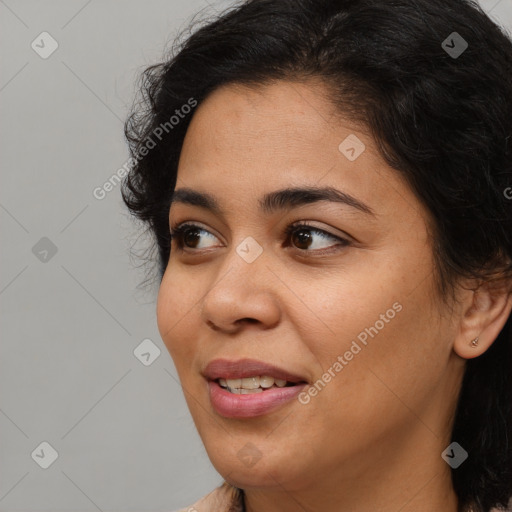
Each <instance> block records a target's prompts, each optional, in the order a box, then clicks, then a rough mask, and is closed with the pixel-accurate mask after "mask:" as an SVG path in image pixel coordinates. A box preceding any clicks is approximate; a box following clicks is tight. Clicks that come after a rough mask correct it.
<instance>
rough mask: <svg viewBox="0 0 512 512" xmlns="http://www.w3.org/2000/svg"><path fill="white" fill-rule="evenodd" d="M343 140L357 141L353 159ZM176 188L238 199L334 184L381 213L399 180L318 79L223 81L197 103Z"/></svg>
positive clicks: (243, 199) (396, 187) (398, 185)
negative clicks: (339, 110) (251, 84)
mask: <svg viewBox="0 0 512 512" xmlns="http://www.w3.org/2000/svg"><path fill="white" fill-rule="evenodd" d="M347 140H348V141H349V143H350V141H356V143H357V141H358V140H359V141H360V142H361V143H362V146H361V147H357V148H356V149H357V150H359V151H361V152H360V154H359V156H357V158H356V159H354V160H351V159H349V158H347V156H346V154H345V153H344V152H343V151H342V149H343V148H345V147H346V145H347V142H346V141H347ZM361 148H364V149H362V150H361ZM180 186H183V187H187V188H195V189H200V190H203V191H205V190H207V191H211V192H212V194H213V195H215V196H218V197H221V198H222V197H223V196H225V197H230V198H231V200H233V201H236V200H237V198H238V200H239V201H240V202H241V203H242V205H243V204H244V203H245V202H246V201H247V200H248V199H249V198H261V197H263V196H264V195H265V194H267V193H268V192H269V191H272V190H278V189H284V188H289V187H290V186H294V187H298V186H304V187H306V186H307V187H312V186H314V187H334V188H337V189H339V190H342V191H344V192H346V193H347V194H350V195H352V196H354V197H357V198H358V199H360V200H361V202H364V203H366V204H370V205H371V207H372V209H374V210H376V211H378V210H379V209H380V210H381V211H382V210H386V208H387V207H389V206H390V205H389V204H387V203H389V199H390V198H391V199H393V197H392V196H391V195H390V191H392V189H395V195H396V192H397V189H399V188H403V187H404V186H405V184H404V183H403V180H402V179H401V177H400V176H399V174H398V173H397V171H395V170H393V169H391V168H390V167H389V166H388V165H387V164H386V163H385V162H384V160H383V159H382V157H381V156H380V155H379V153H378V151H377V149H376V146H375V144H374V141H373V140H372V139H371V137H369V136H368V135H367V133H366V131H365V129H364V128H362V127H360V126H357V125H356V124H354V123H351V122H350V121H348V120H344V119H343V118H342V116H340V115H339V114H338V113H337V112H336V111H335V109H334V107H333V106H332V105H331V104H330V103H329V102H328V101H327V100H326V89H325V88H323V86H322V85H321V84H319V83H312V84H305V83H295V82H293V83H292V82H276V83H273V84H269V85H262V86H258V87H247V86H242V85H239V84H229V85H225V86H223V87H221V88H219V89H217V90H216V91H214V92H213V93H212V94H211V95H210V96H209V97H208V98H206V100H205V101H204V102H203V103H201V104H200V105H199V107H198V109H197V111H196V112H195V114H194V117H193V119H192V121H191V124H190V126H189V128H188V131H187V135H186V137H185V141H184V144H183V148H182V153H181V157H180V163H179V167H178V182H177V185H176V188H177V189H179V188H180ZM403 194H404V192H403V191H400V192H399V196H401V197H402V198H403ZM394 199H395V201H396V199H397V198H394ZM410 200H414V199H413V198H411V199H410ZM394 207H396V205H395V206H394Z"/></svg>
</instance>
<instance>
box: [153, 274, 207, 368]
mask: <svg viewBox="0 0 512 512" xmlns="http://www.w3.org/2000/svg"><path fill="white" fill-rule="evenodd" d="M196 303H197V294H195V293H194V290H193V289H192V287H191V280H190V279H184V278H180V276H179V275H178V273H177V272H173V273H171V272H170V271H169V269H168V270H166V272H165V274H164V278H163V280H162V283H161V285H160V289H159V291H158V297H157V307H156V315H157V324H158V330H159V332H160V336H161V338H162V340H163V342H164V343H165V346H166V347H167V350H168V351H169V353H170V355H171V357H172V358H173V360H174V362H175V363H176V365H179V363H180V361H181V360H182V359H183V358H186V357H189V356H190V355H192V354H193V352H194V338H197V322H195V323H194V322H193V317H194V315H196V316H197V314H198V313H197V311H196V310H195V308H199V304H196Z"/></svg>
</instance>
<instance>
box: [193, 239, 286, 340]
mask: <svg viewBox="0 0 512 512" xmlns="http://www.w3.org/2000/svg"><path fill="white" fill-rule="evenodd" d="M262 256H263V255H261V256H260V257H258V258H257V259H256V260H255V261H253V262H251V263H248V262H247V261H245V260H244V259H243V258H241V257H240V256H239V254H238V253H237V252H236V250H235V248H233V251H232V252H231V253H230V254H229V255H227V256H226V260H225V262H224V264H223V265H222V267H221V270H220V271H219V273H218V274H217V279H215V281H214V282H213V283H212V284H211V286H210V289H209V290H208V291H207V293H206V294H205V295H204V297H203V299H202V306H201V320H202V321H203V322H204V323H206V324H207V325H208V326H209V327H210V328H211V329H213V330H216V331H217V330H218V331H223V332H225V333H228V334H233V333H235V332H237V331H239V330H240V329H241V328H243V326H244V325H247V324H256V325H257V326H258V328H260V329H270V328H272V327H275V326H276V325H277V324H278V323H279V321H280V319H281V308H280V306H279V300H278V296H277V293H276V290H277V287H278V286H279V280H278V279H276V277H275V276H274V275H273V273H272V272H271V271H270V269H269V268H268V267H267V262H266V261H265V258H263V257H262Z"/></svg>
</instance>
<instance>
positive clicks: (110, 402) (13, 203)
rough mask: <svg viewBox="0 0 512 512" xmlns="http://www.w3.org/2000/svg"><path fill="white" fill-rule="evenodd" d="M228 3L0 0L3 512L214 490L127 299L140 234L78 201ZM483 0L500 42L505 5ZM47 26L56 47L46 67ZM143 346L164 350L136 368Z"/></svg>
mask: <svg viewBox="0 0 512 512" xmlns="http://www.w3.org/2000/svg"><path fill="white" fill-rule="evenodd" d="M230 3H231V2H230V1H228V0H226V1H223V2H221V1H216V2H215V1H214V0H209V1H207V0H150V1H142V0H138V1H135V0H132V1H123V2H121V1H119V0H118V1H114V0H101V1H100V0H89V1H86V0H72V1H70V0H67V1H64V0H60V1H57V0H52V1H49V0H47V1H41V0H39V1H36V0H32V1H29V0H0V42H1V46H0V55H1V75H0V130H1V132H0V151H1V152H0V155H1V162H2V178H1V183H2V186H1V189H0V223H1V224H0V227H1V232H2V252H1V258H2V261H1V266H0V305H1V326H2V330H1V334H2V337H1V353H0V364H1V369H0V431H1V438H0V511H38V512H39V511H50V510H51V511H64V510H65V511H84V512H85V511H95V510H100V511H137V512H143V511H169V510H173V509H176V508H178V507H181V506H186V505H189V504H191V503H192V502H194V501H195V500H196V499H198V498H199V497H200V496H203V495H204V494H206V493H207V492H209V491H210V490H212V489H213V488H214V487H215V486H217V485H218V484H219V483H220V482H221V481H222V479H221V477H220V476H219V475H218V474H217V473H216V472H215V470H214V469H213V467H212V466H211V464H210V462H209V461H208V458H207V456H206V453H205V451H204V448H203V446H202V443H201V441H200V439H199V437H198V435H197V433H196V431H195V427H194V425H193V422H192V419H191V417H190V415H189V413H188V409H187V407H186V404H185V401H184V398H183V395H182V391H181V389H180V386H179V384H178V382H177V378H176V372H175V369H174V365H173V363H172V360H171V358H170V356H169V354H168V352H167V350H166V348H165V346H164V344H163V343H162V341H161V340H160V336H159V333H158V329H157V325H156V315H155V300H156V294H157V288H156V286H153V287H149V288H137V285H138V284H140V283H141V282H142V280H143V278H144V269H139V270H138V269H136V268H135V264H136V263H137V261H136V260H135V261H133V260H131V259H130V247H131V246H132V244H133V243H134V242H135V240H136V239H137V236H138V235H139V233H140V231H138V229H137V226H136V225H134V224H133V223H132V221H131V220H130V218H129V216H128V214H127V212H126V210H125V208H124V206H123V205H122V202H121V199H120V194H119V186H117V187H115V188H114V189H113V190H112V191H111V192H109V193H108V194H107V195H106V197H105V198H104V199H102V200H98V199H96V198H95V197H94V195H93V190H94V189H95V188H96V187H101V186H102V185H103V184H104V182H105V181H107V180H108V179H109V178H110V177H111V176H112V175H113V174H114V173H116V171H117V170H118V169H119V168H120V167H121V166H122V165H123V164H124V163H125V161H126V159H127V157H128V153H127V149H126V145H125V142H124V138H123V133H122V124H123V120H124V118H125V116H126V114H127V112H128V110H129V108H130V106H131V102H132V100H133V97H134V94H135V91H136V88H135V80H136V78H137V77H138V75H139V73H140V71H141V70H142V69H143V68H144V67H145V66H147V65H149V64H152V63H154V62H156V61H158V60H159V59H160V58H161V56H162V52H163V49H164V47H165V46H166V44H168V43H169V42H170V41H172V39H173V38H174V36H175V35H176V34H177V31H178V30H179V29H180V28H182V27H184V26H186V25H187V24H188V22H189V21H190V20H191V18H192V16H193V14H195V13H197V12H198V11H200V10H203V9H206V11H205V12H206V13H215V12H216V11H218V10H219V9H221V8H223V7H226V6H228V5H230ZM481 3H482V5H483V6H484V8H485V9H486V10H487V11H488V12H489V13H490V15H491V17H492V18H493V19H495V20H496V21H497V22H499V23H501V24H502V25H505V26H506V27H508V29H509V30H511V31H512V0H482V2H481ZM45 31H46V32H48V33H49V34H51V36H52V37H53V38H54V39H55V40H56V41H57V43H58V48H57V50H56V51H55V52H54V53H53V54H52V55H50V56H49V57H48V58H46V59H43V58H42V57H40V55H39V54H38V53H36V51H34V49H33V48H32V47H31V43H32V41H35V43H34V44H38V47H37V48H38V51H39V52H44V51H48V50H49V49H51V44H52V43H51V41H50V40H49V39H48V36H41V37H39V35H40V34H41V33H42V32H45ZM41 39H43V41H42V42H41ZM43 237H46V239H49V241H48V240H46V239H43V240H41V239H42V238H43ZM143 246H144V239H143V238H141V239H140V240H139V244H138V247H143ZM34 247H35V248H34ZM55 249H56V250H57V252H56V253H55V254H53V252H54V251H55ZM45 251H47V252H45ZM145 339H150V340H152V342H153V344H154V346H155V347H158V348H159V349H160V351H161V354H160V356H159V357H157V358H156V359H154V357H155V352H154V351H155V350H156V348H152V349H150V355H149V356H147V355H146V356H143V357H141V359H143V360H144V358H145V360H147V359H148V358H149V361H147V362H148V363H150V364H148V365H147V366H146V365H145V364H143V363H142V362H141V361H140V360H139V359H137V358H136V357H135V355H134V350H135V349H136V347H137V346H138V345H139V344H140V343H141V342H142V340H145ZM146 343H148V342H146ZM142 352H144V353H145V352H147V351H146V350H144V351H142ZM43 441H46V442H48V443H49V444H50V445H51V446H52V447H53V448H54V449H55V450H56V451H57V453H58V457H57V459H56V460H55V461H54V462H53V463H52V465H51V466H50V467H48V468H47V469H43V468H42V467H40V464H44V462H45V461H46V462H48V461H50V460H51V453H50V451H49V449H48V448H46V447H45V446H44V445H43V446H42V447H41V446H40V444H41V443H42V442H43ZM41 450H42V451H41ZM32 454H33V455H32Z"/></svg>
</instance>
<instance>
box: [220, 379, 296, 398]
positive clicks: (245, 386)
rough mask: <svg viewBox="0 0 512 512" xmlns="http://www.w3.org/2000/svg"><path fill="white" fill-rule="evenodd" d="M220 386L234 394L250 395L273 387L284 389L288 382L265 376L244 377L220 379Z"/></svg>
mask: <svg viewBox="0 0 512 512" xmlns="http://www.w3.org/2000/svg"><path fill="white" fill-rule="evenodd" d="M219 384H220V385H221V386H222V387H223V388H227V389H228V390H229V391H231V392H232V393H237V394H243V395H247V394H249V393H260V392H261V391H263V390H264V389H269V388H271V387H278V388H284V387H285V386H286V380H283V379H275V378H274V377H270V376H268V375H264V376H262V377H260V376H254V377H244V378H243V379H219Z"/></svg>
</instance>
